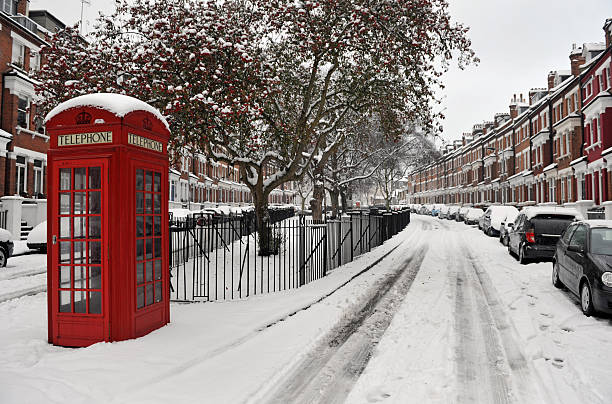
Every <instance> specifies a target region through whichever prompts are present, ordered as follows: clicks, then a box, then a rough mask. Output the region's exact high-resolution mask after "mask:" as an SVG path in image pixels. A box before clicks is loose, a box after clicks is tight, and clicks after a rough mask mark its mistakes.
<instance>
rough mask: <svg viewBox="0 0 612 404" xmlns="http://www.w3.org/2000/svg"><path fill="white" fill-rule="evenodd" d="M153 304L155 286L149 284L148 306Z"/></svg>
mask: <svg viewBox="0 0 612 404" xmlns="http://www.w3.org/2000/svg"><path fill="white" fill-rule="evenodd" d="M150 304H153V284H152V283H148V284H147V306H148V305H150Z"/></svg>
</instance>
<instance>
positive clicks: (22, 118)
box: [17, 97, 29, 129]
mask: <svg viewBox="0 0 612 404" xmlns="http://www.w3.org/2000/svg"><path fill="white" fill-rule="evenodd" d="M28 104H29V103H28V99H27V98H21V97H19V101H18V102H17V125H19V126H21V127H22V128H25V129H27V128H28Z"/></svg>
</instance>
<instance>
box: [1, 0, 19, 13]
mask: <svg viewBox="0 0 612 404" xmlns="http://www.w3.org/2000/svg"><path fill="white" fill-rule="evenodd" d="M0 2H1V3H2V11H4V12H5V13H7V14H9V15H17V0H0Z"/></svg>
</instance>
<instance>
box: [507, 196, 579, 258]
mask: <svg viewBox="0 0 612 404" xmlns="http://www.w3.org/2000/svg"><path fill="white" fill-rule="evenodd" d="M579 218H581V217H580V214H579V213H578V212H577V211H575V210H574V209H567V208H539V207H532V208H525V209H524V210H523V211H522V212H521V213H519V215H518V216H517V217H516V220H515V221H514V226H512V228H511V229H510V233H509V234H508V252H509V253H510V254H516V255H517V256H518V259H519V261H520V262H521V264H526V263H527V261H528V260H530V259H539V260H544V259H551V258H552V257H553V255H555V246H556V245H557V242H558V241H559V238H560V237H561V234H562V233H563V232H564V231H565V229H566V228H567V226H569V225H570V224H571V223H572V222H574V221H576V220H578V219H579Z"/></svg>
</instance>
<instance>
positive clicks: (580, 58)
mask: <svg viewBox="0 0 612 404" xmlns="http://www.w3.org/2000/svg"><path fill="white" fill-rule="evenodd" d="M603 29H604V32H605V42H602V43H585V44H583V45H582V46H580V47H578V46H575V45H574V47H573V49H572V51H571V53H570V55H569V69H568V70H556V71H551V72H549V73H548V77H547V84H548V86H547V88H533V89H531V90H530V91H529V94H528V95H527V97H526V98H524V97H523V95H522V94H521V95H518V96H517V95H516V94H515V95H514V96H513V98H512V99H511V103H510V105H509V112H508V113H499V114H496V115H495V116H494V117H493V120H492V121H486V122H484V123H480V124H476V125H474V126H473V128H472V131H471V132H470V133H464V134H463V135H462V137H461V141H454V142H453V143H452V144H451V145H446V146H445V147H443V148H442V150H441V153H442V157H441V158H440V159H439V160H437V161H435V162H433V163H431V164H430V165H429V166H427V167H423V168H419V169H417V170H415V171H414V172H412V173H410V174H409V175H408V181H406V183H407V186H406V189H404V190H403V192H402V193H401V194H400V199H401V198H403V199H404V201H405V202H406V203H446V204H448V203H457V204H472V205H488V204H493V203H503V204H513V205H517V206H526V205H535V204H542V203H544V204H567V203H574V204H575V205H576V206H578V207H581V209H587V210H588V209H598V208H599V209H602V210H603V208H604V207H605V206H609V208H608V210H610V215H612V205H611V204H612V202H610V203H608V202H609V201H612V186H611V181H612V172H611V169H612V75H611V74H612V73H611V62H612V19H608V20H606V22H605V24H604V27H603ZM435 179H438V180H437V181H435Z"/></svg>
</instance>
